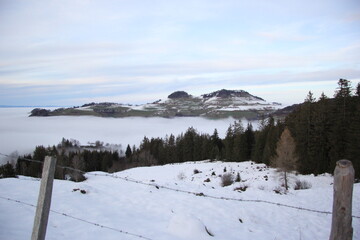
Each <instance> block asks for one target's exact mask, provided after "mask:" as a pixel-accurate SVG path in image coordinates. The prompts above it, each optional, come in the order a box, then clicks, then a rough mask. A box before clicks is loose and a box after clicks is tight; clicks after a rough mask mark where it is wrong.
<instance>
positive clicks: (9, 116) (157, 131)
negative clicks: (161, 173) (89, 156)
mask: <svg viewBox="0 0 360 240" xmlns="http://www.w3.org/2000/svg"><path fill="white" fill-rule="evenodd" d="M31 110H32V108H0V123H1V125H0V153H2V154H12V153H14V152H17V153H18V154H21V155H22V154H26V153H32V151H33V150H34V148H35V147H36V146H38V145H43V146H49V145H50V146H52V145H54V144H55V145H56V144H58V143H59V142H60V141H61V139H62V138H63V137H64V138H66V139H76V140H79V141H80V143H81V144H87V143H89V142H91V143H93V142H95V141H97V140H99V141H102V142H104V143H110V144H121V145H122V149H123V150H124V149H125V148H126V146H127V144H130V145H131V146H132V145H136V146H138V145H139V144H140V142H141V141H142V139H143V138H144V136H146V137H148V138H151V137H165V136H166V135H170V134H171V133H172V134H174V135H175V136H177V135H178V134H180V133H183V132H185V131H186V130H187V129H188V128H189V127H194V128H195V129H196V130H197V131H198V132H200V133H208V134H212V133H213V132H214V129H215V128H216V129H217V130H218V133H219V136H220V137H222V138H223V137H224V136H225V133H226V130H227V128H228V127H229V125H230V124H231V123H233V122H234V121H235V120H234V119H233V118H227V119H221V120H210V119H205V118H200V117H181V118H180V117H179V118H172V119H167V118H141V117H130V118H101V117H92V116H60V117H28V116H29V112H30V111H31ZM242 122H243V125H244V127H246V125H247V121H245V120H243V121H242ZM252 124H253V126H254V128H256V127H257V122H253V123H252ZM4 161H7V159H6V158H4V157H3V156H0V163H4Z"/></svg>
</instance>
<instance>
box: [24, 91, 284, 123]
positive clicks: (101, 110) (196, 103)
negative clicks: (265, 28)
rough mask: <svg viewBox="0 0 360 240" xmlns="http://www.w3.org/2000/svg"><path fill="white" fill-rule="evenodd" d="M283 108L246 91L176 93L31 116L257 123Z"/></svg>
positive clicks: (45, 112)
mask: <svg viewBox="0 0 360 240" xmlns="http://www.w3.org/2000/svg"><path fill="white" fill-rule="evenodd" d="M280 108H281V104H280V103H275V102H272V103H269V102H266V101H265V100H264V99H263V98H261V97H257V96H254V95H252V94H250V93H249V92H247V91H244V90H227V89H221V90H218V91H214V92H211V93H207V94H202V95H200V96H193V95H190V94H189V93H187V92H185V91H175V92H173V93H171V94H170V95H168V97H167V99H165V100H161V99H159V100H157V101H155V102H153V103H147V104H141V105H130V104H120V103H111V102H102V103H94V102H92V103H87V104H84V105H82V106H81V107H72V108H58V109H55V110H53V111H50V110H46V109H40V108H35V109H33V110H32V112H31V114H30V116H32V117H33V116H47V117H48V116H62V115H68V116H82V115H92V116H100V117H165V118H172V117H199V116H200V117H206V118H227V117H233V118H236V119H239V118H247V119H257V118H259V117H260V116H263V115H268V114H271V113H273V112H275V111H276V110H278V109H280Z"/></svg>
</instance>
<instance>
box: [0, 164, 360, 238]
mask: <svg viewBox="0 0 360 240" xmlns="http://www.w3.org/2000/svg"><path fill="white" fill-rule="evenodd" d="M225 171H226V172H225ZM227 173H232V174H233V175H234V176H236V175H237V173H239V175H240V177H241V181H240V182H235V183H233V184H232V185H230V186H226V187H222V186H221V177H220V175H224V174H227ZM104 174H105V173H101V172H96V173H94V172H93V173H89V174H87V178H88V179H87V180H86V181H85V182H81V183H74V182H70V181H60V180H55V182H54V189H53V200H52V205H51V209H52V210H54V211H56V212H57V213H55V212H51V214H50V218H49V224H48V228H47V239H61V240H62V239H77V240H81V239H86V240H89V239H125V240H126V239H129V240H130V239H144V238H145V239H154V240H155V239H156V240H165V239H166V240H185V239H186V240H191V239H193V240H201V239H214V240H215V239H224V240H225V239H226V240H232V239H233V240H235V239H236V240H237V239H261V240H267V239H268V240H274V239H287V240H299V239H301V240H315V239H318V240H320V239H328V237H329V233H330V226H331V215H330V214H324V213H318V212H312V211H304V210H299V209H296V208H289V207H285V206H281V205H276V204H275V205H274V204H271V203H269V202H272V203H280V204H284V205H291V206H295V207H301V208H307V209H313V210H317V211H325V212H329V211H330V212H331V209H332V196H333V189H332V187H333V186H332V182H333V178H332V177H331V176H330V175H328V174H326V175H321V176H317V177H314V176H312V175H309V176H303V175H297V176H296V175H291V181H290V183H291V186H292V189H290V190H289V192H288V193H287V194H279V193H276V192H280V193H281V191H282V190H281V182H280V181H279V173H277V172H276V170H274V169H271V168H268V167H266V166H265V165H263V164H255V163H252V162H243V163H229V162H226V163H224V162H208V161H204V162H196V163H194V162H188V163H182V164H171V165H165V166H156V167H142V168H135V169H130V170H127V171H123V172H118V173H116V174H114V175H112V176H113V177H110V176H96V175H104ZM125 179H127V180H128V181H126V180H125ZM296 180H301V181H303V182H304V181H306V182H307V183H309V184H311V185H312V186H311V188H310V189H304V190H294V189H293V188H294V186H295V182H296ZM135 181H136V182H135ZM39 185H40V182H39V181H38V180H37V179H33V178H29V177H19V178H18V179H0V212H1V214H0V239H13V240H16V239H30V236H31V231H32V224H33V217H34V213H35V208H34V207H32V206H29V205H24V204H23V203H18V202H13V201H11V200H6V199H4V198H3V197H5V198H9V199H14V200H19V201H21V202H25V203H29V204H31V205H35V204H36V201H37V196H38V189H39ZM81 190H83V191H81ZM175 190H178V191H175ZM186 192H188V193H186ZM353 195H354V199H353V203H354V204H353V215H356V216H359V215H360V205H359V204H357V203H358V202H359V200H360V185H359V184H355V185H354V194H353ZM221 198H224V199H221ZM225 198H228V199H230V200H225ZM235 199H237V200H235ZM243 200H260V201H258V202H254V201H243ZM59 213H65V214H67V215H68V216H64V215H61V214H59ZM69 216H72V217H75V218H77V219H74V218H71V217H69ZM81 220H85V221H87V222H84V221H81ZM92 223H96V224H99V225H102V226H103V227H101V226H99V225H98V226H95V225H93V224H92ZM106 227H109V228H111V229H109V228H106ZM353 228H354V237H353V239H360V219H359V218H353ZM119 230H122V231H126V232H129V233H132V234H136V235H138V236H133V235H129V234H126V233H124V232H123V233H121V232H120V231H119ZM211 235H212V236H211ZM139 236H142V237H143V238H140V237H139Z"/></svg>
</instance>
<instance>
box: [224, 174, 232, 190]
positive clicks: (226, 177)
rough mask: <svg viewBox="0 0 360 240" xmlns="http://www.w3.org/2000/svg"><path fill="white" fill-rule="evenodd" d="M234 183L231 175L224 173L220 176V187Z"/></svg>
mask: <svg viewBox="0 0 360 240" xmlns="http://www.w3.org/2000/svg"><path fill="white" fill-rule="evenodd" d="M233 183H234V176H233V175H232V174H231V173H225V174H224V175H222V176H221V186H223V187H226V186H229V185H231V184H233Z"/></svg>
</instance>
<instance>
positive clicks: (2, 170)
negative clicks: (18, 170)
mask: <svg viewBox="0 0 360 240" xmlns="http://www.w3.org/2000/svg"><path fill="white" fill-rule="evenodd" d="M10 177H16V175H15V169H14V167H13V165H11V164H10V163H9V162H7V163H6V164H4V165H2V166H0V178H10Z"/></svg>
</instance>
